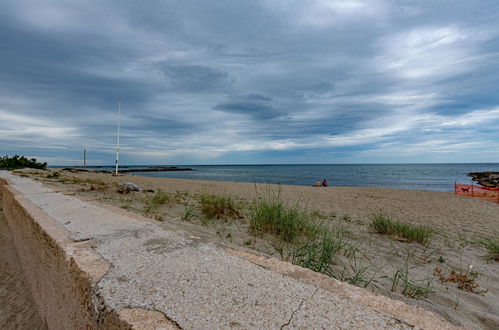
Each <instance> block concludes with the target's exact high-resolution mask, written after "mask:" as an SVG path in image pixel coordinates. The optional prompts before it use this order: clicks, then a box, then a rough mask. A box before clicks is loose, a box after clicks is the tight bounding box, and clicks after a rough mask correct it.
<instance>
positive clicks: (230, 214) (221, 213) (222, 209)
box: [199, 194, 241, 219]
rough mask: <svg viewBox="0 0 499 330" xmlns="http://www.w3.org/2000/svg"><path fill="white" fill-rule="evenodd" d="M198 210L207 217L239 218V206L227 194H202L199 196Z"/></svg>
mask: <svg viewBox="0 0 499 330" xmlns="http://www.w3.org/2000/svg"><path fill="white" fill-rule="evenodd" d="M199 201H200V211H201V213H202V214H203V215H204V217H205V218H207V219H230V218H236V219H237V218H241V211H240V207H239V206H238V205H237V202H236V201H235V200H234V199H233V198H231V197H229V196H220V195H215V194H203V195H201V196H199Z"/></svg>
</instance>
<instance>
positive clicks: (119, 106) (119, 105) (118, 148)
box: [115, 101, 121, 175]
mask: <svg viewBox="0 0 499 330" xmlns="http://www.w3.org/2000/svg"><path fill="white" fill-rule="evenodd" d="M120 119H121V101H119V102H118V134H117V136H116V160H115V166H116V169H115V174H116V175H118V160H119V156H120Z"/></svg>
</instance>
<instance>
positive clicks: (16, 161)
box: [0, 155, 47, 170]
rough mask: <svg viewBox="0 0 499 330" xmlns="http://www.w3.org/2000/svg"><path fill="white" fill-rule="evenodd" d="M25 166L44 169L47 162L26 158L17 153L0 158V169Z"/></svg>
mask: <svg viewBox="0 0 499 330" xmlns="http://www.w3.org/2000/svg"><path fill="white" fill-rule="evenodd" d="M25 167H28V168H36V169H39V170H44V169H46V168H47V163H39V162H37V161H36V158H31V159H28V158H26V157H24V156H19V155H15V156H13V157H9V156H3V157H1V158H0V169H8V170H14V169H17V168H25Z"/></svg>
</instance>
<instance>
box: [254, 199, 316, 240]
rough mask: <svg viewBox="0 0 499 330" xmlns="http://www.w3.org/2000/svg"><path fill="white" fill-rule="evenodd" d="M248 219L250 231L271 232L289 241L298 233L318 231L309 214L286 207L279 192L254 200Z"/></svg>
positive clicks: (306, 233) (308, 234)
mask: <svg viewBox="0 0 499 330" xmlns="http://www.w3.org/2000/svg"><path fill="white" fill-rule="evenodd" d="M249 220H250V224H249V225H250V231H251V233H253V234H255V233H257V232H262V233H268V234H272V235H274V236H276V237H277V238H279V239H280V240H282V241H285V242H290V243H291V242H293V241H294V240H295V239H296V238H297V237H299V236H300V235H307V236H311V235H313V234H315V233H316V232H317V231H318V228H317V227H316V226H315V225H314V224H313V223H312V222H311V216H310V214H308V213H307V212H305V211H302V210H300V209H299V208H298V207H295V208H287V207H286V206H285V205H284V203H283V201H282V200H281V199H280V196H279V194H277V195H276V196H269V197H268V198H264V199H259V200H257V201H255V203H254V204H253V206H252V208H251V213H250V219H249Z"/></svg>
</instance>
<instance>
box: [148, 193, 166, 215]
mask: <svg viewBox="0 0 499 330" xmlns="http://www.w3.org/2000/svg"><path fill="white" fill-rule="evenodd" d="M144 203H145V205H144V213H146V214H150V213H153V212H154V211H156V210H157V209H158V208H159V207H160V206H162V205H165V204H171V203H172V197H171V196H170V195H168V194H167V193H165V192H163V191H162V190H161V189H158V190H157V191H156V192H155V193H154V195H149V196H147V197H145V198H144Z"/></svg>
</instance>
